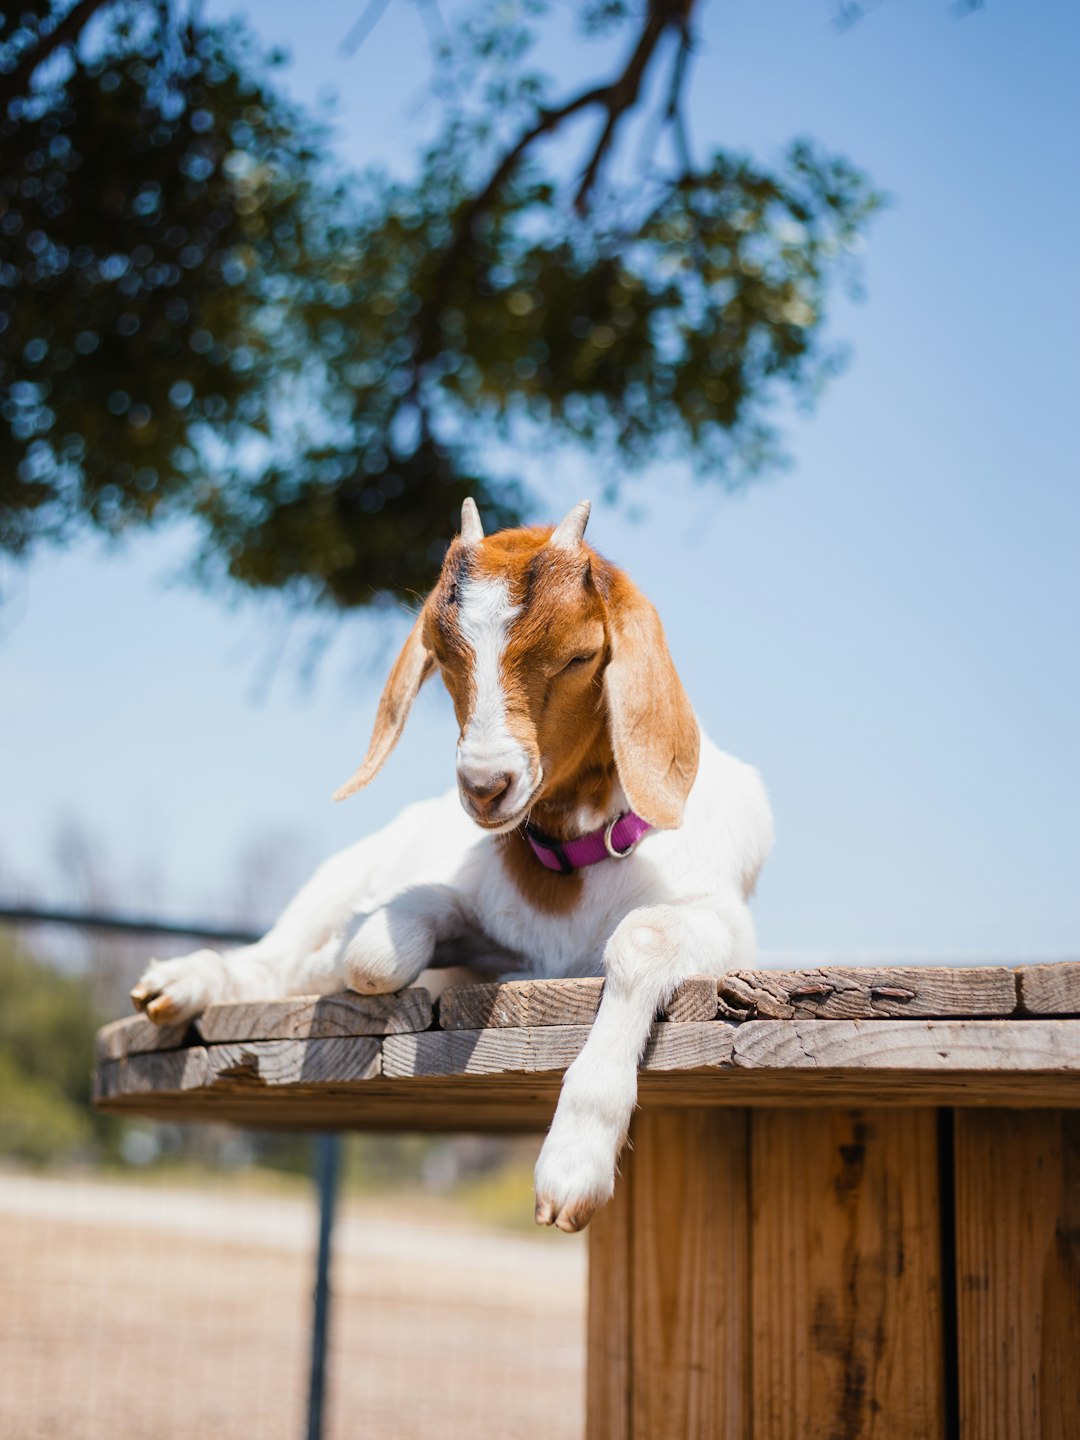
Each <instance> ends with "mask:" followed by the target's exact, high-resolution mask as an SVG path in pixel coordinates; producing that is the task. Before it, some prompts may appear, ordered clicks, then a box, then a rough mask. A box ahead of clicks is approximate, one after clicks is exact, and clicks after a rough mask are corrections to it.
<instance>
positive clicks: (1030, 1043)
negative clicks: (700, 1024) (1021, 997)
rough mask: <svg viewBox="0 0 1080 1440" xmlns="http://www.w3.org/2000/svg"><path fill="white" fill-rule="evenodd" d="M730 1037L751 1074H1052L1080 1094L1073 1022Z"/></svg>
mask: <svg viewBox="0 0 1080 1440" xmlns="http://www.w3.org/2000/svg"><path fill="white" fill-rule="evenodd" d="M718 1023H719V1022H718ZM733 1033H734V1037H735V1041H734V1052H733V1061H734V1063H735V1064H736V1065H739V1066H744V1067H746V1068H748V1069H755V1070H766V1069H774V1068H775V1069H781V1070H801V1069H806V1070H829V1069H832V1070H837V1071H845V1070H867V1071H872V1070H880V1071H890V1070H892V1071H912V1070H930V1071H934V1072H935V1073H937V1074H945V1073H948V1072H950V1071H967V1072H972V1073H975V1072H978V1073H983V1074H987V1075H993V1074H1008V1073H1022V1072H1039V1071H1047V1072H1051V1071H1052V1072H1054V1073H1055V1074H1059V1075H1063V1076H1064V1075H1070V1076H1072V1075H1075V1076H1076V1077H1077V1085H1078V1092H1080V1021H1076V1020H904V1021H901V1020H873V1021H870V1020H791V1021H775V1020H750V1021H747V1022H746V1023H745V1024H742V1025H736V1026H734V1027H733ZM1077 1103H1080V1093H1078V1095H1077Z"/></svg>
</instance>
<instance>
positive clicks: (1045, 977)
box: [1016, 960, 1080, 1015]
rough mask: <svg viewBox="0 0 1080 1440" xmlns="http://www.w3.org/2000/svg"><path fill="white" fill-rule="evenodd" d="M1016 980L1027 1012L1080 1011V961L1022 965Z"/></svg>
mask: <svg viewBox="0 0 1080 1440" xmlns="http://www.w3.org/2000/svg"><path fill="white" fill-rule="evenodd" d="M1016 982H1017V985H1018V987H1019V992H1020V1008H1021V1009H1022V1010H1023V1011H1024V1013H1025V1014H1026V1015H1080V961H1076V960H1069V961H1065V960H1060V961H1058V962H1057V963H1056V964H1052V965H1021V966H1020V968H1019V969H1018V970H1017V972H1016Z"/></svg>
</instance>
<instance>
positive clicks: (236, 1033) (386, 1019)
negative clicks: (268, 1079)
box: [195, 986, 433, 1044]
mask: <svg viewBox="0 0 1080 1440" xmlns="http://www.w3.org/2000/svg"><path fill="white" fill-rule="evenodd" d="M432 1009H433V1007H432V1003H431V996H430V995H429V994H428V992H427V991H426V990H423V989H420V988H419V987H416V986H414V987H413V988H412V989H410V990H401V991H399V992H398V993H397V994H396V995H358V994H356V993H355V992H354V991H352V990H346V991H343V992H342V993H341V994H340V995H297V996H294V997H292V998H291V999H288V1000H272V1001H253V1002H242V1003H239V1004H231V1005H211V1006H210V1008H209V1009H208V1010H206V1011H204V1012H203V1014H202V1015H200V1016H199V1018H198V1020H197V1021H196V1022H195V1023H196V1026H197V1028H198V1031H199V1034H200V1035H201V1036H202V1038H203V1039H204V1040H205V1041H206V1042H207V1044H219V1043H221V1042H222V1041H227V1040H317V1039H325V1038H328V1037H330V1036H335V1035H398V1034H401V1033H403V1032H408V1031H413V1030H426V1029H427V1028H428V1026H429V1025H430V1024H431V1019H432Z"/></svg>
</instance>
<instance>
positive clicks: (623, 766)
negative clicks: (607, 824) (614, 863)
mask: <svg viewBox="0 0 1080 1440" xmlns="http://www.w3.org/2000/svg"><path fill="white" fill-rule="evenodd" d="M608 618H609V627H610V637H611V659H610V660H609V661H608V665H607V669H606V671H605V673H604V692H605V696H606V699H607V709H608V724H609V725H610V728H611V748H612V750H613V751H614V754H615V765H616V768H617V769H618V772H619V779H620V781H621V782H622V787H623V789H624V790H625V791H626V798H627V799H628V800H629V801H630V804H631V806H632V807H633V809H634V811H635V812H636V813H637V814H638V815H640V816H641V818H642V819H643V820H647V821H648V822H649V824H650V825H654V826H656V828H657V829H658V830H674V829H676V828H677V827H678V826H679V825H681V824H682V818H683V810H684V808H685V805H686V797H687V796H688V795H689V793H690V787H691V786H692V785H693V783H694V778H695V776H696V775H697V769H698V755H699V751H700V748H701V738H700V735H699V732H698V724H697V720H696V718H695V716H694V712H693V710H692V708H691V706H690V702H689V700H688V699H687V698H686V692H685V691H684V690H683V687H682V682H681V681H680V679H679V676H678V674H677V672H676V670H675V665H674V662H673V661H672V658H671V654H670V652H669V651H668V647H667V641H666V639H665V638H664V627H663V626H662V625H661V624H660V617H659V615H657V613H656V611H655V609H654V608H653V606H652V605H651V604H650V603H649V601H648V600H646V599H645V596H644V595H642V594H641V592H640V591H639V590H638V589H636V587H635V586H633V585H631V584H630V582H629V581H628V580H627V579H626V577H625V576H620V577H619V580H618V583H617V585H616V586H615V588H614V590H613V593H612V595H611V597H610V600H609V605H608Z"/></svg>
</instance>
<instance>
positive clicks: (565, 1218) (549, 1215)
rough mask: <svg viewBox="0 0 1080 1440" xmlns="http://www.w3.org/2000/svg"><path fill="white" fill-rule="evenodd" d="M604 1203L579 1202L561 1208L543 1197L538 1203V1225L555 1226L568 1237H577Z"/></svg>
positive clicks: (597, 1201)
mask: <svg viewBox="0 0 1080 1440" xmlns="http://www.w3.org/2000/svg"><path fill="white" fill-rule="evenodd" d="M603 1203H604V1202H603V1200H578V1201H576V1202H571V1203H568V1204H565V1205H562V1206H560V1205H558V1204H557V1202H556V1201H554V1200H549V1199H548V1198H547V1197H546V1196H542V1197H541V1198H539V1199H538V1200H537V1202H536V1223H537V1224H538V1225H554V1226H555V1228H556V1230H561V1231H563V1233H564V1234H566V1235H575V1234H576V1233H577V1232H578V1231H579V1230H584V1229H585V1226H586V1225H588V1223H589V1221H590V1220H591V1219H592V1218H593V1216H594V1215H595V1214H596V1212H597V1210H599V1209H600V1206H601V1205H602V1204H603Z"/></svg>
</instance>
